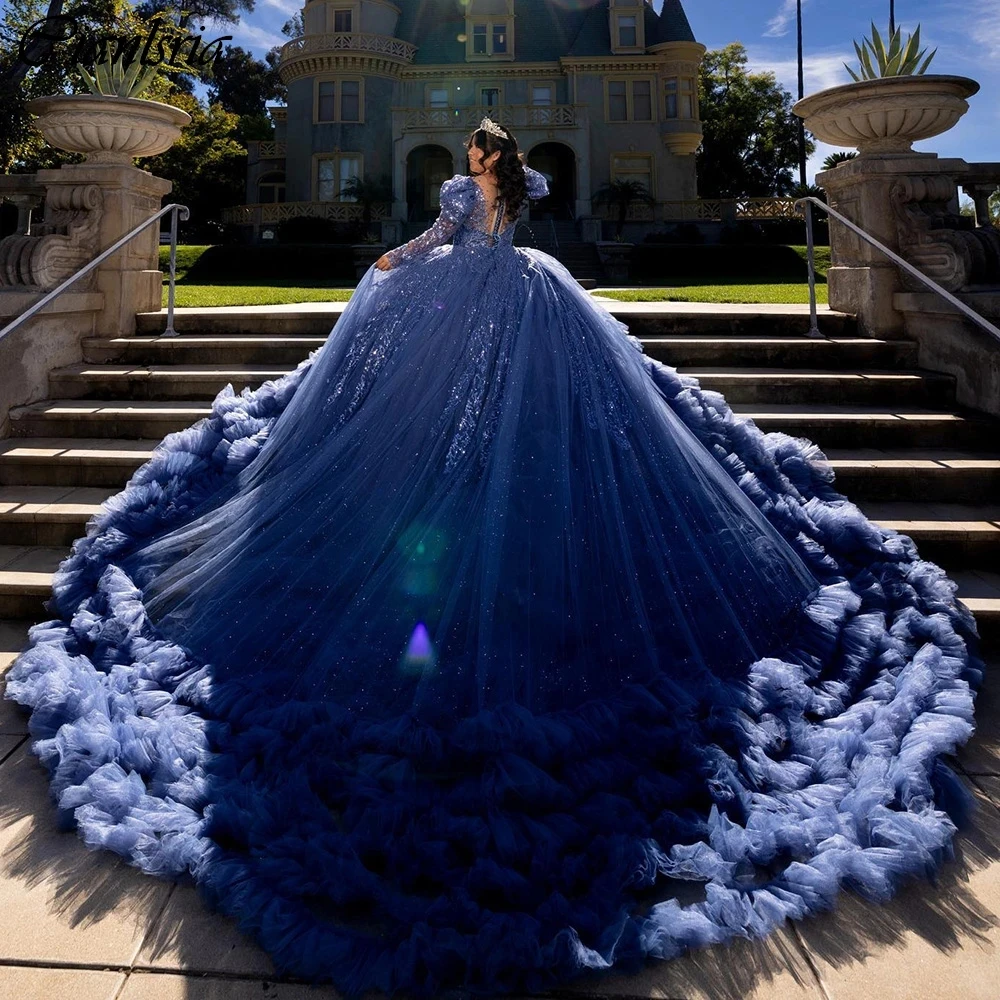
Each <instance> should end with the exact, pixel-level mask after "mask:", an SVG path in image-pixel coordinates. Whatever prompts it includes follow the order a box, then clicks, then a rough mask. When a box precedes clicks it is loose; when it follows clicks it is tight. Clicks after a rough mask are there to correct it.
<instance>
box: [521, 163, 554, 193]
mask: <svg viewBox="0 0 1000 1000" xmlns="http://www.w3.org/2000/svg"><path fill="white" fill-rule="evenodd" d="M524 180H525V183H526V184H527V186H528V197H529V198H535V199H537V198H544V197H545V196H546V195H547V194H548V193H549V182H548V181H547V180H546V179H545V174H540V173H539V172H538V171H537V170H532V169H531V167H528V166H526V167H525V168H524Z"/></svg>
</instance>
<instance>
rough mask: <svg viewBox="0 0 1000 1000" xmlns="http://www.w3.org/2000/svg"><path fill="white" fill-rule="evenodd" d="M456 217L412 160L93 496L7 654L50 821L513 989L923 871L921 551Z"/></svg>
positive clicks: (348, 966)
mask: <svg viewBox="0 0 1000 1000" xmlns="http://www.w3.org/2000/svg"><path fill="white" fill-rule="evenodd" d="M528 179H529V188H530V192H531V193H532V194H534V195H535V196H537V195H539V194H540V193H543V191H544V182H543V180H542V179H541V178H540V176H539V175H537V174H535V173H534V172H532V171H529V172H528ZM486 229H487V222H486V207H485V201H484V199H483V197H482V195H481V193H480V192H479V189H478V188H477V186H476V185H475V183H474V181H472V180H471V179H470V178H460V177H459V178H455V179H453V180H452V181H450V182H448V183H447V184H446V185H445V186H444V188H443V189H442V213H441V217H440V219H439V220H438V222H437V223H436V224H435V226H434V227H433V228H432V229H431V230H430V231H429V232H428V233H427V234H425V236H424V237H421V238H419V239H418V240H416V241H413V243H411V244H409V245H408V246H407V247H404V248H401V249H400V250H399V251H395V252H394V254H393V261H394V263H395V264H396V266H395V267H394V268H393V270H391V271H389V272H381V271H378V270H377V269H372V270H370V271H369V272H368V274H367V275H366V276H365V277H364V279H363V280H362V281H361V282H360V284H359V286H358V288H357V291H356V292H355V294H354V296H353V298H352V299H351V301H350V303H349V304H348V306H347V308H346V309H345V311H344V313H343V316H342V318H341V320H340V322H339V323H338V324H337V326H336V327H335V329H334V330H333V332H332V334H331V336H330V338H329V340H328V341H327V342H326V344H325V345H324V346H323V348H322V349H321V350H319V351H318V352H316V354H314V355H313V356H312V357H311V358H310V359H309V360H308V361H307V362H305V363H304V364H303V365H302V366H300V367H299V368H298V370H297V371H295V372H294V373H292V374H290V375H289V376H287V377H285V378H282V379H279V380H277V381H275V382H269V383H267V384H266V385H264V386H263V387H262V388H260V389H258V390H256V391H249V390H245V391H243V392H242V393H240V394H238V395H237V394H234V392H233V391H232V389H231V388H229V389H227V390H226V391H224V392H222V393H221V394H220V395H219V396H218V398H217V399H216V400H215V403H214V406H213V409H212V415H211V417H209V418H208V419H206V420H204V421H202V422H200V423H199V424H196V425H195V426H194V427H192V428H189V429H188V430H185V431H182V432H180V433H177V434H172V435H170V436H169V437H168V438H167V439H166V440H165V441H164V442H163V443H162V444H161V445H160V446H159V448H158V449H157V450H156V452H155V454H154V456H153V458H152V459H151V460H150V461H149V462H148V463H147V464H146V465H145V466H144V467H143V468H142V469H140V470H139V471H138V472H137V473H136V475H135V476H134V477H133V479H132V480H131V482H130V483H129V484H128V486H127V487H126V489H125V490H124V491H123V492H122V493H120V494H119V495H118V496H116V497H114V498H112V499H111V500H109V501H108V502H107V504H106V505H105V507H104V510H103V512H102V513H101V514H100V515H99V516H98V517H97V518H95V519H94V520H93V521H92V523H91V524H90V525H89V527H88V532H87V537H86V538H85V539H82V540H81V541H79V542H78V543H77V544H76V545H75V547H74V550H73V553H72V555H71V556H70V557H69V558H68V559H67V561H66V562H65V563H64V564H63V566H62V568H61V570H60V572H59V574H58V576H57V578H56V581H55V588H54V590H55V596H54V603H53V609H54V611H56V612H57V613H58V615H59V617H58V619H56V620H53V621H51V622H47V623H45V624H42V625H39V626H37V627H36V628H35V629H34V630H33V631H32V633H31V646H30V648H29V649H28V650H27V651H26V652H25V653H24V654H22V656H21V657H20V659H19V660H18V661H17V663H16V665H15V666H14V668H13V669H12V671H11V673H10V675H9V681H8V685H7V693H8V696H10V697H12V698H14V699H16V700H17V701H19V702H21V703H22V704H24V705H27V706H30V708H31V709H32V713H33V714H32V717H31V731H32V734H33V736H34V739H35V743H34V750H35V752H36V753H37V754H38V756H39V757H40V758H41V760H42V761H43V762H44V764H45V765H46V766H47V768H48V770H49V773H50V776H51V786H52V791H53V795H54V796H55V798H56V800H57V802H58V805H59V808H60V810H61V815H62V816H63V818H64V819H65V821H66V822H67V823H68V824H71V825H74V826H75V827H76V828H77V829H78V830H79V832H80V835H81V836H82V837H83V838H84V840H85V841H86V842H87V843H88V844H89V845H92V846H94V847H103V848H108V849H110V850H113V851H116V852H118V853H119V854H121V855H122V856H124V857H125V858H127V859H128V860H129V861H131V863H133V864H135V865H137V866H138V867H140V868H142V869H143V870H145V871H148V872H151V873H154V874H158V875H164V876H172V877H179V876H187V877H190V878H192V879H193V880H194V881H195V882H197V883H198V884H199V886H200V887H201V889H202V891H203V893H204V895H205V897H206V899H207V900H208V901H209V902H210V903H211V904H212V905H214V906H215V907H217V908H218V909H220V910H222V911H224V912H226V913H228V914H231V915H233V916H234V917H236V918H238V920H239V922H240V925H241V926H242V927H243V928H244V929H245V930H246V931H248V932H249V933H251V934H253V935H254V936H255V937H256V938H257V939H258V940H259V941H260V942H261V943H262V944H263V945H264V946H265V947H266V948H267V949H268V950H269V951H270V952H271V954H272V956H273V957H274V960H275V962H276V963H277V965H278V967H279V968H280V969H282V970H285V971H288V972H292V973H294V974H296V975H299V976H304V977H306V978H309V979H315V980H323V979H330V980H333V981H334V982H335V983H336V984H337V985H338V986H339V987H340V988H341V989H343V990H345V991H347V992H350V993H358V992H361V991H364V990H366V989H369V988H378V989H382V990H385V991H390V992H391V991H396V990H405V991H410V992H416V993H419V992H424V993H429V992H433V991H435V990H438V989H441V988H446V987H465V988H469V989H472V990H480V991H503V990H514V989H524V988H530V989H539V988H544V987H546V986H548V985H551V984H553V983H558V982H560V981H563V980H565V979H567V978H569V977H571V976H572V975H574V974H575V973H578V972H580V971H581V970H585V969H601V968H607V967H610V966H612V965H619V966H621V965H622V964H628V963H634V962H636V961H639V960H641V959H643V958H646V957H650V956H652V957H659V958H670V957H672V956H675V955H677V954H679V953H681V952H682V951H683V950H685V949H686V948H688V947H691V946H694V945H702V944H707V943H713V942H719V941H724V940H726V939H728V938H731V937H733V936H738V935H742V936H753V935H762V934H766V933H767V932H768V931H770V930H771V929H772V928H774V927H775V926H776V925H777V924H779V923H780V922H782V921H783V920H784V919H785V918H787V917H802V916H804V915H806V914H809V913H812V912H815V911H817V910H821V909H823V908H826V907H828V906H830V905H831V903H832V901H833V899H834V897H835V895H836V893H837V892H838V890H839V889H840V888H842V887H849V888H851V889H854V890H856V891H858V892H861V893H863V894H865V895H866V896H870V897H874V898H877V899H882V898H885V897H886V896H888V895H889V894H890V893H891V892H892V890H893V888H894V887H895V886H896V884H897V883H898V882H899V880H900V879H901V878H902V877H904V876H907V875H911V874H920V873H926V872H929V871H931V870H932V869H933V868H934V867H935V866H936V865H937V864H938V863H939V862H940V861H941V860H942V859H943V858H945V857H947V856H948V853H949V850H950V845H951V839H952V835H953V833H954V830H955V826H954V822H953V817H955V816H956V815H957V810H958V809H959V808H960V806H961V804H962V802H963V797H962V790H961V788H960V786H959V785H958V783H957V782H956V781H955V779H954V777H953V776H952V774H951V772H950V771H949V770H948V768H947V767H946V766H945V764H944V763H943V762H942V760H941V758H942V755H946V754H948V753H950V752H952V751H953V750H954V749H955V748H956V747H957V746H958V745H959V744H961V743H962V742H964V741H965V740H966V739H967V738H968V737H969V735H970V734H971V732H972V712H973V694H972V690H973V688H974V687H975V684H976V682H977V681H978V678H979V664H978V661H977V660H976V657H975V652H974V650H975V625H974V622H973V620H972V618H971V616H970V615H969V613H968V611H967V610H965V609H964V608H963V607H962V606H961V605H960V604H959V603H957V602H956V600H955V587H954V585H953V584H952V583H951V582H950V581H949V580H948V579H947V578H946V577H945V576H944V574H943V573H942V572H941V570H940V569H938V568H937V567H936V566H933V565H931V564H929V563H926V562H922V561H921V560H920V559H919V558H918V556H917V553H916V551H915V549H914V546H913V544H912V542H911V541H910V540H909V539H908V538H906V537H904V536H900V535H897V534H895V533H893V532H891V531H886V530H883V529H881V528H879V527H878V526H876V525H874V524H872V523H871V522H869V521H867V520H866V519H865V518H864V516H863V515H862V514H861V513H860V512H859V511H858V509H857V508H856V507H854V506H853V505H852V504H850V503H849V502H848V501H846V500H845V499H844V498H843V497H842V496H840V495H839V494H838V493H837V492H836V491H835V489H834V487H833V475H832V472H831V470H830V468H829V466H828V464H827V463H826V462H825V460H824V458H823V456H822V455H821V454H820V452H819V451H818V450H817V449H816V447H815V446H813V445H811V444H809V443H808V442H805V441H801V440H796V439H793V438H790V437H787V436H785V435H783V434H766V435H765V434H763V433H761V432H760V431H759V430H758V429H757V428H756V426H755V425H754V424H753V423H752V422H750V421H748V420H745V419H741V418H738V417H736V416H734V414H733V413H732V411H731V410H730V409H729V407H728V406H727V405H726V403H725V401H724V399H723V398H722V397H721V396H719V395H718V394H716V393H713V392H707V391H704V390H702V389H700V388H699V386H698V385H697V383H696V382H695V381H694V380H693V379H691V378H688V377H684V376H680V375H678V374H677V373H676V372H675V371H674V370H673V369H671V368H668V367H666V366H664V365H662V364H659V363H658V362H656V361H654V360H652V359H650V358H648V357H646V356H645V355H644V354H643V353H642V351H641V347H640V344H639V342H638V341H637V340H636V339H635V338H634V337H631V336H630V335H629V334H628V332H627V330H626V328H624V327H623V326H622V325H621V324H620V323H618V322H617V321H615V320H614V319H613V318H612V317H611V316H610V315H609V314H607V313H606V312H605V311H603V310H602V309H601V308H600V307H599V306H598V305H597V304H595V303H594V302H593V301H592V300H591V299H590V298H589V297H588V296H587V295H586V294H585V293H584V292H582V291H581V289H580V288H579V286H578V285H577V284H576V282H575V281H574V280H573V279H572V277H571V276H570V275H569V273H568V272H567V271H566V270H565V269H564V268H563V267H562V266H561V265H560V264H559V263H558V262H557V261H555V260H553V259H552V258H550V257H548V256H546V255H545V254H542V253H539V252H536V251H531V250H522V249H517V248H514V247H513V246H512V245H511V237H512V227H510V226H508V227H507V228H506V229H505V230H503V231H502V232H499V233H498V234H496V235H494V234H491V233H488V232H487V231H486ZM451 238H453V239H454V243H453V245H448V244H447V241H448V240H449V239H451ZM949 811H950V812H951V815H949ZM685 883H686V885H685Z"/></svg>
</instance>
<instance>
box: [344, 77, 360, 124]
mask: <svg viewBox="0 0 1000 1000" xmlns="http://www.w3.org/2000/svg"><path fill="white" fill-rule="evenodd" d="M340 120H341V121H342V122H359V121H361V82H360V81H359V80H344V82H343V83H341V85H340Z"/></svg>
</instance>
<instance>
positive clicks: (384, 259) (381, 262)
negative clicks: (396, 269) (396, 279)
mask: <svg viewBox="0 0 1000 1000" xmlns="http://www.w3.org/2000/svg"><path fill="white" fill-rule="evenodd" d="M375 266H376V267H377V268H378V269H379V270H380V271H391V270H392V263H391V262H390V260H389V255H388V254H387V253H384V254H382V256H381V257H379V259H378V260H377V261H375Z"/></svg>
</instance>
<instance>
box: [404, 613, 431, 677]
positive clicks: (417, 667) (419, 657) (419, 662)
mask: <svg viewBox="0 0 1000 1000" xmlns="http://www.w3.org/2000/svg"><path fill="white" fill-rule="evenodd" d="M436 666H437V657H436V656H435V655H434V644H433V643H432V642H431V634H430V632H428V631H427V626H426V625H425V624H424V623H423V622H417V625H416V627H415V628H414V630H413V634H412V635H411V636H410V642H409V645H408V646H407V647H406V652H405V653H404V654H403V659H402V661H401V662H400V669H401V670H402V672H403V673H405V674H408V675H410V676H423V677H426V676H427V675H428V674H431V673H433V672H434V669H435V667H436Z"/></svg>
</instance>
